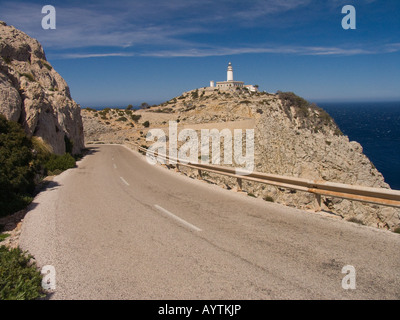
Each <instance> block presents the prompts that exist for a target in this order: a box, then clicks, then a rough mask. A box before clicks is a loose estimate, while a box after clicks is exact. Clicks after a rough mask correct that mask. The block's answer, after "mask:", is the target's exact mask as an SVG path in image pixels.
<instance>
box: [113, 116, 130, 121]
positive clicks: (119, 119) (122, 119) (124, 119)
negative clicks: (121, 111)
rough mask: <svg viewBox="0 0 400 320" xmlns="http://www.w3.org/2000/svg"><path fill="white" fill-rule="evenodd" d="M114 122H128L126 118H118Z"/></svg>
mask: <svg viewBox="0 0 400 320" xmlns="http://www.w3.org/2000/svg"><path fill="white" fill-rule="evenodd" d="M115 121H128V119H127V118H126V117H119V118H118V119H117V120H115Z"/></svg>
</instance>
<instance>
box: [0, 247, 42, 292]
mask: <svg viewBox="0 0 400 320" xmlns="http://www.w3.org/2000/svg"><path fill="white" fill-rule="evenodd" d="M31 258H32V256H31V255H28V254H27V253H26V252H22V251H21V249H19V248H17V249H11V250H8V249H7V248H6V247H4V246H1V247H0V300H33V299H37V298H41V297H44V292H43V289H42V287H41V283H42V276H41V275H40V272H39V271H38V270H37V267H36V264H34V263H30V259H31Z"/></svg>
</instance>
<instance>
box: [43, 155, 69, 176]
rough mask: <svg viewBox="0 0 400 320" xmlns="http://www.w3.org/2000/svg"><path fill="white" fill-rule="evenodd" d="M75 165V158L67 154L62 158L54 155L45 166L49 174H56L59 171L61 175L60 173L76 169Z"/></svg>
mask: <svg viewBox="0 0 400 320" xmlns="http://www.w3.org/2000/svg"><path fill="white" fill-rule="evenodd" d="M75 165H76V163H75V158H74V157H73V156H71V155H70V154H69V153H65V154H63V155H62V156H60V155H56V154H52V155H51V156H50V159H49V160H48V161H47V163H46V164H45V167H46V169H47V170H48V171H49V172H52V173H55V171H56V170H57V173H59V172H60V171H61V172H62V171H65V170H67V169H71V168H74V167H75Z"/></svg>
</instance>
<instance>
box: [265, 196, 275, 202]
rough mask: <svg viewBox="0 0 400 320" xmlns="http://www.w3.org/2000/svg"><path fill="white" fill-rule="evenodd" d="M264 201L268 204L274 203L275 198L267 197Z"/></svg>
mask: <svg viewBox="0 0 400 320" xmlns="http://www.w3.org/2000/svg"><path fill="white" fill-rule="evenodd" d="M263 199H264V200H265V201H268V202H274V198H272V197H271V196H265V197H264V198H263Z"/></svg>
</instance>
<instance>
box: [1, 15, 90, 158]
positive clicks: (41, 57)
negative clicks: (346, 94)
mask: <svg viewBox="0 0 400 320" xmlns="http://www.w3.org/2000/svg"><path fill="white" fill-rule="evenodd" d="M0 56H1V57H0V113H2V114H4V115H5V116H6V117H7V119H9V120H13V121H17V122H19V123H21V124H22V125H23V127H24V129H25V132H26V133H27V134H28V136H38V137H41V138H42V139H43V140H44V141H46V142H47V143H48V144H49V145H50V146H51V147H52V148H53V151H54V153H57V154H63V153H65V151H66V141H67V139H68V140H70V142H72V144H73V147H72V153H74V154H77V153H80V151H81V149H82V148H83V147H84V135H83V124H82V119H81V114H80V107H79V105H77V104H76V103H75V101H74V100H72V98H71V95H70V91H69V87H68V86H67V84H66V82H65V81H64V79H63V78H62V77H61V76H60V75H59V74H58V73H57V72H56V71H55V70H54V69H53V67H52V66H51V65H50V63H49V62H47V60H46V56H45V54H44V51H43V48H42V46H41V45H40V43H39V42H38V41H37V40H35V39H32V38H30V37H29V36H28V35H26V34H25V33H23V32H22V31H19V30H17V29H15V28H14V27H12V26H7V25H6V24H5V23H4V22H1V21H0Z"/></svg>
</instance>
